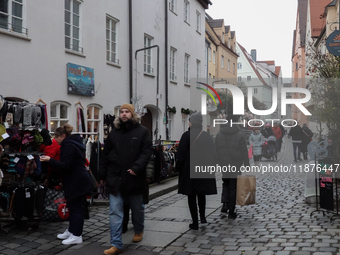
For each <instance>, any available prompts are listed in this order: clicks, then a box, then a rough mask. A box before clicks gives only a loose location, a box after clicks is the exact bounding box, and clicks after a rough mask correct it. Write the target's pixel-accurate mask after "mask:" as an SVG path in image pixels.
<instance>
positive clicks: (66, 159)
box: [40, 124, 92, 245]
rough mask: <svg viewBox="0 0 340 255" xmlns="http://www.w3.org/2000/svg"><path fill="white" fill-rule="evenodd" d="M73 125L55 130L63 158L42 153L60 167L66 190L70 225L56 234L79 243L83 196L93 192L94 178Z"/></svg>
mask: <svg viewBox="0 0 340 255" xmlns="http://www.w3.org/2000/svg"><path fill="white" fill-rule="evenodd" d="M72 130H73V127H72V126H70V125H69V124H65V125H64V126H63V127H59V128H57V129H56V131H55V133H54V134H55V140H57V142H58V144H60V145H61V147H60V161H57V160H55V159H53V158H50V157H49V156H42V157H40V160H41V161H42V162H48V163H49V165H51V166H53V167H55V168H58V169H60V171H61V176H62V184H63V189H64V192H65V198H66V205H67V208H68V210H69V213H70V216H69V227H68V229H66V231H65V232H64V233H62V234H59V235H57V237H58V238H59V239H63V241H62V243H63V244H66V245H68V244H78V243H82V242H83V238H82V232H83V226H84V214H83V210H82V206H83V205H82V203H83V199H84V196H85V195H87V194H91V190H92V180H91V177H90V175H89V173H88V172H87V170H86V168H85V150H86V148H85V146H84V145H83V143H82V141H81V138H80V136H79V135H71V132H72Z"/></svg>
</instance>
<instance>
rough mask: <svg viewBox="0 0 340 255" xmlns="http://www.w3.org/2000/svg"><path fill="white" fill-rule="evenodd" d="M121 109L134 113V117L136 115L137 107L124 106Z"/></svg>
mask: <svg viewBox="0 0 340 255" xmlns="http://www.w3.org/2000/svg"><path fill="white" fill-rule="evenodd" d="M120 109H128V110H129V111H130V112H131V113H132V116H135V115H136V113H135V107H134V106H133V105H132V104H123V105H122V106H121V107H120Z"/></svg>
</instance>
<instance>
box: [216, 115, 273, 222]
mask: <svg viewBox="0 0 340 255" xmlns="http://www.w3.org/2000/svg"><path fill="white" fill-rule="evenodd" d="M227 120H228V123H227V124H224V125H221V128H220V131H219V132H218V133H217V136H216V140H215V148H216V153H217V163H218V165H220V166H221V167H223V166H228V165H230V166H231V167H234V168H236V172H227V173H223V177H222V181H223V185H222V197H221V202H222V203H223V206H222V209H221V212H227V211H228V210H229V215H228V218H231V219H235V218H236V217H237V214H236V212H235V206H236V185H237V175H239V174H240V167H241V166H242V164H243V165H244V166H249V158H248V149H247V143H246V140H245V138H244V136H243V134H242V133H241V132H240V129H239V127H238V126H237V125H236V124H233V125H231V123H230V122H231V120H232V122H234V123H235V122H238V120H239V116H236V115H228V117H227ZM269 129H270V130H271V128H270V127H269ZM271 132H273V131H272V130H271Z"/></svg>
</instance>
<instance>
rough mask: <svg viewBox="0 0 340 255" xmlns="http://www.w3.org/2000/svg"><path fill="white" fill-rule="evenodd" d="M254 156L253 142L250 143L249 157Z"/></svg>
mask: <svg viewBox="0 0 340 255" xmlns="http://www.w3.org/2000/svg"><path fill="white" fill-rule="evenodd" d="M252 157H253V144H251V145H250V148H249V150H248V158H249V159H251V158H252Z"/></svg>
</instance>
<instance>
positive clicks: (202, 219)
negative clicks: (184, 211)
mask: <svg viewBox="0 0 340 255" xmlns="http://www.w3.org/2000/svg"><path fill="white" fill-rule="evenodd" d="M200 218H201V223H202V224H204V223H207V219H206V218H205V216H204V215H200Z"/></svg>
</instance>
